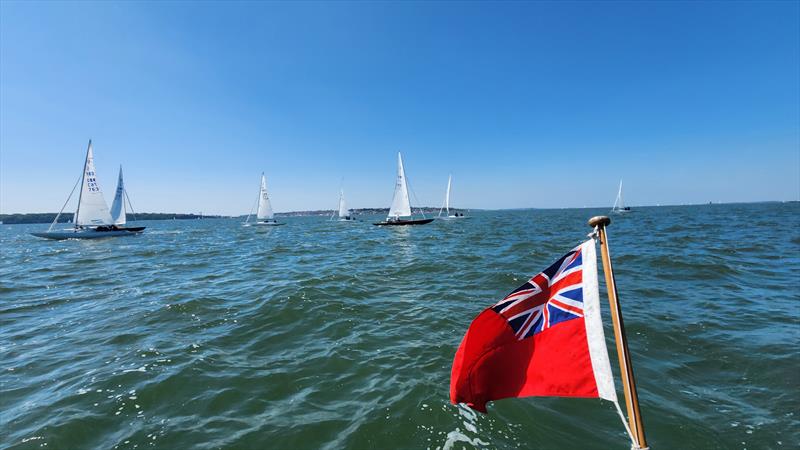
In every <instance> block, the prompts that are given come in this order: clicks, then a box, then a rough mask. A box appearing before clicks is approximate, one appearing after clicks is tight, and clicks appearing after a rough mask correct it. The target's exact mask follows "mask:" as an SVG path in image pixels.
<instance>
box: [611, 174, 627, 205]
mask: <svg viewBox="0 0 800 450" xmlns="http://www.w3.org/2000/svg"><path fill="white" fill-rule="evenodd" d="M624 209H625V203H624V202H623V201H622V180H619V191H617V199H616V200H614V206H613V207H611V210H612V211H622V210H624Z"/></svg>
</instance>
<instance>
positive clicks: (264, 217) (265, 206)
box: [242, 172, 286, 227]
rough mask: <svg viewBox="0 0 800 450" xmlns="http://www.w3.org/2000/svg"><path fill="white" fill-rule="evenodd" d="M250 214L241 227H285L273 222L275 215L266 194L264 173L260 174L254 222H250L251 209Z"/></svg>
mask: <svg viewBox="0 0 800 450" xmlns="http://www.w3.org/2000/svg"><path fill="white" fill-rule="evenodd" d="M250 211H251V214H248V215H247V219H245V221H244V223H243V224H242V225H244V226H246V227H249V226H251V225H260V226H272V227H276V226H278V225H286V224H285V223H282V222H278V221H276V220H275V213H274V212H273V211H272V203H271V202H270V201H269V194H267V178H266V177H265V176H264V172H261V187H260V188H259V190H258V210H257V211H256V221H255V222H252V223H251V222H250V216H251V215H252V211H253V210H252V209H251V210H250Z"/></svg>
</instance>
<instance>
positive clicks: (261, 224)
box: [252, 221, 286, 227]
mask: <svg viewBox="0 0 800 450" xmlns="http://www.w3.org/2000/svg"><path fill="white" fill-rule="evenodd" d="M252 225H253V226H257V227H277V226H278V225H286V224H285V223H281V222H275V221H272V222H253V223H252Z"/></svg>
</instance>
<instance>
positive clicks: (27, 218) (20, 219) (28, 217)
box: [0, 207, 467, 225]
mask: <svg viewBox="0 0 800 450" xmlns="http://www.w3.org/2000/svg"><path fill="white" fill-rule="evenodd" d="M351 211H352V212H353V213H354V214H356V215H372V214H388V213H389V208H360V209H351ZM419 211H422V212H423V213H425V214H435V213H438V212H439V208H430V207H424V208H414V212H415V213H417V212H419ZM450 211H451V212H459V213H461V212H466V211H467V210H465V209H458V208H450ZM333 213H334V211H333V210H331V209H327V210H325V209H321V210H314V211H290V212H282V213H275V215H276V216H279V217H292V216H330V215H332V214H333ZM56 215H57V213H27V214H21V213H16V214H0V222H2V223H3V225H14V224H29V223H52V222H53V220H55V218H56ZM246 216H247V215H246V214H243V215H238V216H222V215H214V214H202V215H201V214H183V213H136V214H132V213H128V219H129V221H131V222H134V221H139V220H194V219H231V218H244V217H246ZM71 220H72V212H70V213H62V214H61V217H59V218H58V223H69V222H70V221H71Z"/></svg>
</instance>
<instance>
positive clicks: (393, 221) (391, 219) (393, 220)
mask: <svg viewBox="0 0 800 450" xmlns="http://www.w3.org/2000/svg"><path fill="white" fill-rule="evenodd" d="M406 217H407V219H406ZM431 222H433V219H427V218H425V215H424V214H423V215H422V219H414V218H413V217H412V216H411V201H410V200H409V199H408V182H407V181H406V172H405V170H404V169H403V155H401V154H400V152H397V182H396V183H395V186H394V197H393V198H392V206H391V207H390V208H389V215H388V216H387V217H386V220H384V221H383V222H378V223H376V224H375V225H380V226H383V225H424V224H426V223H431Z"/></svg>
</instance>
